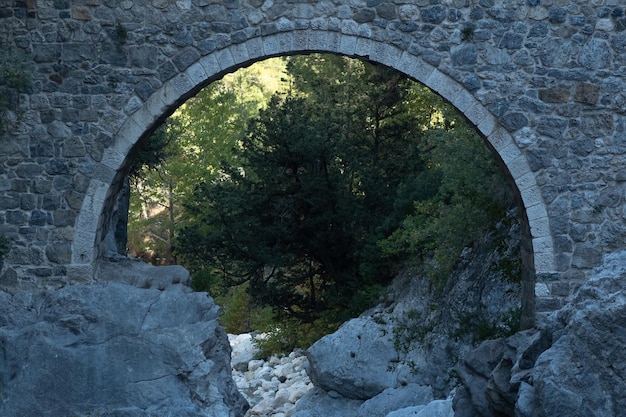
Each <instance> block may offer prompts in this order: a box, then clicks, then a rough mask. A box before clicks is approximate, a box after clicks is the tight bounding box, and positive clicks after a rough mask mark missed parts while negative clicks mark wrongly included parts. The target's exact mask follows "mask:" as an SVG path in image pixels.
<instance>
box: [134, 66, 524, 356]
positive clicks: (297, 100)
mask: <svg viewBox="0 0 626 417" xmlns="http://www.w3.org/2000/svg"><path fill="white" fill-rule="evenodd" d="M266 65H267V66H266V68H271V69H272V70H271V71H269V72H268V71H265V70H260V69H258V67H257V66H256V65H255V66H252V67H250V68H248V69H247V70H246V72H243V73H242V72H237V73H235V74H232V76H229V77H228V78H225V79H224V80H223V81H221V82H218V83H214V84H212V85H211V86H209V87H208V88H206V89H204V90H202V91H201V92H200V93H199V94H198V95H197V96H196V97H194V98H193V99H191V100H189V101H188V102H187V103H186V104H185V105H183V106H182V107H181V108H180V109H179V110H178V111H177V112H176V113H175V114H174V115H173V116H172V117H171V118H170V120H169V121H168V123H167V124H166V125H165V126H164V127H163V129H161V131H159V132H156V133H155V135H153V136H154V137H153V138H150V142H146V144H150V146H152V145H154V147H153V149H151V150H150V148H148V149H149V151H148V154H150V155H152V156H153V157H155V158H154V159H155V160H156V163H154V164H153V163H152V161H151V160H150V159H149V158H148V159H147V160H146V161H144V162H137V161H140V159H137V161H136V162H137V163H138V165H139V166H141V167H142V168H141V169H140V171H139V173H140V175H138V176H137V178H140V181H137V182H135V188H136V192H135V195H136V196H137V197H136V199H135V200H134V201H135V203H133V204H132V207H133V209H132V213H135V214H136V216H133V215H132V213H131V219H132V221H131V225H138V227H137V228H133V229H132V230H133V233H132V235H133V236H135V238H131V239H130V240H131V241H133V242H134V243H133V244H132V245H131V246H136V247H141V246H142V245H144V249H143V250H144V251H149V250H152V251H154V248H158V244H159V241H162V242H164V243H165V244H166V248H167V250H168V251H170V252H171V249H172V244H173V242H175V245H176V248H175V249H176V250H175V252H174V253H175V254H177V255H178V258H173V259H174V261H182V263H183V264H184V265H185V266H186V267H187V268H188V269H190V271H191V272H192V276H193V283H194V287H195V288H196V289H197V290H203V291H208V292H209V293H211V294H212V295H213V296H214V297H216V299H218V300H219V302H220V303H222V305H224V310H225V312H224V316H223V318H222V320H223V321H224V322H226V323H227V327H229V329H232V331H233V332H240V331H244V329H257V330H261V331H267V333H268V337H267V338H266V339H264V340H263V341H260V342H259V343H261V344H262V345H263V349H264V350H265V351H267V352H272V353H273V352H276V351H279V350H281V349H283V347H284V348H285V349H288V347H289V346H296V345H298V344H300V346H299V347H304V346H305V345H304V344H302V343H308V342H306V341H308V340H310V338H309V337H308V336H300V335H299V334H306V335H315V336H317V335H321V334H323V332H324V331H328V330H329V329H334V328H336V327H337V325H338V324H339V323H341V322H342V321H344V320H346V319H348V318H350V317H352V316H354V315H358V314H359V313H360V312H362V311H363V310H364V309H366V308H368V307H370V306H371V305H373V304H374V303H375V302H376V300H377V299H378V297H379V295H380V293H381V288H383V287H384V285H385V284H387V283H388V282H389V281H390V280H391V279H392V278H393V276H394V275H395V274H396V273H397V271H398V270H399V269H400V268H402V267H403V266H404V265H405V264H406V263H409V264H415V265H418V264H422V265H426V271H427V275H428V276H429V277H430V279H431V280H432V283H433V284H434V285H435V288H442V287H443V286H444V285H445V281H446V277H447V275H448V273H449V272H450V271H451V270H452V268H454V266H455V263H456V260H457V259H458V256H459V255H460V253H461V251H462V249H463V248H464V247H466V246H467V245H471V244H472V242H473V241H474V240H475V239H476V238H477V237H478V236H479V235H480V233H482V232H483V231H484V230H485V229H486V228H489V227H491V226H492V225H494V224H495V222H496V221H497V219H499V218H501V217H502V215H503V213H504V208H506V207H508V205H509V204H510V203H511V201H512V199H511V196H510V191H509V189H508V187H507V186H506V185H505V182H504V180H503V176H502V172H501V170H500V168H499V166H498V165H497V164H496V163H495V162H494V160H493V157H492V155H491V154H490V153H489V151H488V150H487V148H486V147H485V145H484V143H483V142H482V139H481V138H480V137H479V136H478V135H477V134H476V133H475V132H474V131H473V129H471V128H470V127H469V126H468V125H467V123H466V122H465V121H464V120H463V119H462V118H460V117H458V116H456V115H455V114H454V112H453V111H452V109H451V108H450V107H449V106H447V105H446V104H445V103H444V102H443V101H442V100H441V99H439V98H438V97H436V96H434V95H433V94H432V93H431V92H429V91H428V90H427V89H425V88H424V87H421V86H418V85H417V84H414V83H412V82H410V81H409V80H407V79H406V78H404V77H402V76H401V75H400V74H398V73H397V72H395V71H392V70H390V69H387V68H383V67H379V66H374V65H370V64H366V63H363V62H360V61H355V60H350V59H347V58H342V57H338V56H331V55H316V54H314V55H309V56H302V57H292V58H289V59H281V60H270V61H267V62H266ZM285 68H286V71H285ZM268 74H271V75H268ZM268 80H269V82H270V83H271V84H272V85H273V87H272V88H271V89H270V88H265V87H263V86H264V85H267V83H268ZM283 80H284V82H283ZM274 88H280V91H278V92H277V93H276V94H272V93H273V91H274V90H273V89H274ZM159 135H162V137H159ZM140 153H141V152H139V151H138V153H137V155H139V154H140ZM162 155H164V156H165V158H163V157H162ZM151 236H157V237H158V239H157V238H154V239H152V238H151ZM146 237H148V238H146ZM133 239H134V240H133ZM151 248H152V249H151ZM164 250H165V249H164ZM510 267H511V269H512V268H513V265H510ZM503 268H508V266H506V265H503ZM230 305H232V306H234V307H229V306H230ZM266 307H269V308H271V314H269V313H268V311H269V310H267V308H266ZM283 320H286V321H284V322H283ZM276 323H281V324H276ZM414 324H415V323H413V324H412V323H404V324H403V323H400V324H399V325H398V326H399V329H401V333H405V334H406V333H407V332H413V333H414V332H415V331H417V332H418V333H419V331H418V330H415V331H414V330H413V329H414V328H415V327H416V326H417V328H418V329H422V330H424V331H426V330H427V328H428V326H427V325H424V324H421V325H416V324H415V325H414ZM298 326H301V328H300V327H298ZM420 326H421V327H420ZM296 327H298V329H300V330H298V331H296V330H295V328H296ZM420 334H421V333H420ZM420 334H417V335H415V334H412V336H420ZM398 337H399V336H398Z"/></svg>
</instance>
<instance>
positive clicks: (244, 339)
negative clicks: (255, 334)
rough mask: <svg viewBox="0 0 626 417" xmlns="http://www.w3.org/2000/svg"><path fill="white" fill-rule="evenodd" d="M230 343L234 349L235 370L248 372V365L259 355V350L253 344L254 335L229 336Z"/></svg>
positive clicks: (233, 362)
mask: <svg viewBox="0 0 626 417" xmlns="http://www.w3.org/2000/svg"><path fill="white" fill-rule="evenodd" d="M228 341H229V342H230V346H231V348H232V354H231V363H232V367H233V368H234V369H237V370H238V371H242V372H246V371H247V370H248V369H249V368H248V364H249V363H250V362H251V361H252V360H254V358H255V356H256V355H257V353H258V351H259V350H258V349H257V348H255V347H254V344H253V343H252V335H251V334H249V333H244V334H240V335H232V334H229V335H228Z"/></svg>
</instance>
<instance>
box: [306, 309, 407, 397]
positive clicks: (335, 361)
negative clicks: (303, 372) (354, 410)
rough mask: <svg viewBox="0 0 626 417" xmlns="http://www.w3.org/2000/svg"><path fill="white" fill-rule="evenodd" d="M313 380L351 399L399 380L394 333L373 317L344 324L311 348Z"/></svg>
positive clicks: (370, 394) (380, 390) (371, 395)
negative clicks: (394, 367)
mask: <svg viewBox="0 0 626 417" xmlns="http://www.w3.org/2000/svg"><path fill="white" fill-rule="evenodd" d="M307 357H308V359H309V364H310V368H309V376H310V377H311V381H313V383H314V384H315V385H316V386H318V387H320V388H323V389H325V390H327V391H335V392H337V393H339V394H340V395H342V396H344V397H347V398H354V399H360V400H365V399H369V398H372V397H374V396H376V395H377V394H379V393H381V392H382V391H383V390H384V389H386V388H394V387H396V385H397V383H398V378H397V377H396V371H394V370H392V369H390V366H391V365H392V364H393V363H395V362H397V361H398V353H397V352H396V351H395V349H394V347H393V340H392V335H391V334H390V333H389V331H388V329H387V328H386V326H384V325H382V324H379V323H376V322H374V321H373V320H372V319H371V318H370V317H361V318H357V319H353V320H350V321H348V322H346V323H344V324H343V325H342V326H341V327H340V328H339V330H338V331H337V332H335V333H333V334H331V335H328V336H326V337H323V338H322V339H320V340H318V341H317V342H316V343H315V344H313V346H311V347H310V348H309V349H308V351H307Z"/></svg>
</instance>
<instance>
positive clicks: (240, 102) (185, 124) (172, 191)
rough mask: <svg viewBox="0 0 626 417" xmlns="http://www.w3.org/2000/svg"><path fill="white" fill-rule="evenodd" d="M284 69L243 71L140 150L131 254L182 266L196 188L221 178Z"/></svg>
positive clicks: (192, 103)
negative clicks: (179, 232)
mask: <svg viewBox="0 0 626 417" xmlns="http://www.w3.org/2000/svg"><path fill="white" fill-rule="evenodd" d="M282 68H284V63H282V62H281V61H280V60H273V61H271V62H268V63H267V64H265V65H257V66H255V67H251V68H247V69H243V70H240V71H239V72H237V73H236V74H232V75H230V76H227V77H225V78H224V79H223V80H220V81H219V82H215V83H213V84H211V85H210V86H208V87H207V88H205V89H203V90H201V91H200V92H199V93H198V95H196V96H195V97H193V98H192V99H190V100H188V101H187V102H186V103H185V104H184V105H183V106H181V107H180V108H179V109H178V110H177V111H176V112H175V113H174V115H173V116H171V117H170V118H168V119H167V121H166V122H165V123H164V124H163V125H162V126H161V127H159V128H158V129H157V130H156V131H155V132H154V133H153V134H152V135H151V136H149V137H148V138H146V139H145V140H144V141H142V142H141V143H140V144H138V146H137V147H136V150H135V154H134V155H133V160H134V161H133V167H132V169H131V172H130V178H131V180H132V181H131V185H132V193H131V201H130V210H129V211H130V219H129V226H128V229H129V243H128V246H129V248H130V252H131V254H132V255H134V256H139V257H142V258H144V259H145V260H147V261H149V262H151V263H154V264H170V263H176V262H177V260H176V259H175V256H174V253H173V250H172V249H173V244H174V236H175V233H176V229H177V227H178V225H179V224H180V223H181V222H185V213H184V211H183V210H182V207H183V202H184V201H185V200H186V199H188V198H192V192H193V188H194V186H195V185H196V184H199V183H201V182H206V181H208V182H210V181H212V180H214V179H215V178H217V177H219V175H221V174H220V172H219V168H220V165H221V163H222V161H229V160H230V159H231V158H233V156H234V154H233V153H232V148H233V147H235V146H237V141H238V140H239V138H240V137H241V135H242V134H243V132H244V131H245V125H246V123H247V120H248V119H249V118H250V117H252V116H253V115H255V114H256V113H257V112H258V109H259V108H261V107H263V106H264V105H265V102H266V100H268V98H269V93H268V91H267V87H266V85H271V86H272V88H275V87H276V86H277V85H278V84H277V81H276V80H279V79H280V75H281V73H282Z"/></svg>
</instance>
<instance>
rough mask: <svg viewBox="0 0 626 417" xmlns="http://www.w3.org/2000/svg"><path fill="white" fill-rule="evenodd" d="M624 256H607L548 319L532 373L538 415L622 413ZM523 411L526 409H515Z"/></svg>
mask: <svg viewBox="0 0 626 417" xmlns="http://www.w3.org/2000/svg"><path fill="white" fill-rule="evenodd" d="M625 279H626V252H619V253H614V254H610V255H608V256H606V257H605V259H604V264H603V266H602V267H601V268H599V269H597V271H596V274H595V275H594V276H592V277H591V278H590V279H589V280H588V281H587V282H586V283H585V284H584V285H583V286H582V287H581V288H580V290H579V291H578V292H577V294H576V295H575V297H574V299H573V300H572V302H571V303H569V304H568V305H566V306H565V307H564V308H563V309H562V310H560V311H558V312H556V313H555V314H554V315H553V319H554V320H555V321H556V323H557V324H559V323H561V324H562V323H564V324H565V326H564V328H563V329H561V330H558V329H557V330H556V331H555V332H554V343H553V344H552V346H551V347H550V348H549V349H547V350H546V351H545V352H543V353H542V354H541V356H539V358H538V359H537V363H536V365H535V367H534V369H533V371H532V377H533V384H532V385H533V388H534V390H530V389H527V390H526V392H527V395H532V394H533V393H534V398H535V401H529V400H528V399H527V398H526V399H525V402H526V403H527V404H531V406H534V407H536V416H538V417H548V416H550V417H561V416H563V417H565V416H568V417H577V416H581V417H582V416H594V417H617V416H621V415H623V412H624V410H625V409H626V397H624V392H626V350H625V349H624V346H626V329H625V328H624V323H626V289H625V288H624V280H625ZM518 408H520V409H525V408H528V407H521V406H520V407H518Z"/></svg>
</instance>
